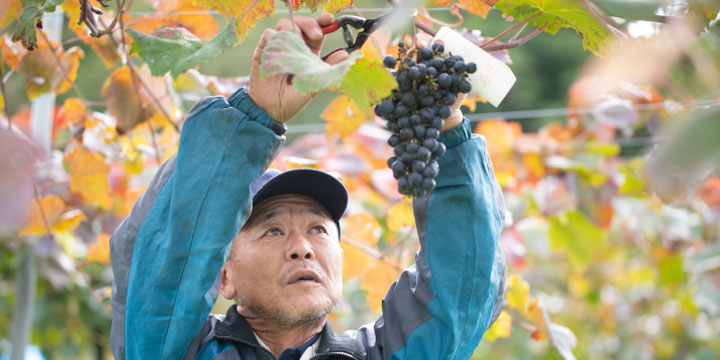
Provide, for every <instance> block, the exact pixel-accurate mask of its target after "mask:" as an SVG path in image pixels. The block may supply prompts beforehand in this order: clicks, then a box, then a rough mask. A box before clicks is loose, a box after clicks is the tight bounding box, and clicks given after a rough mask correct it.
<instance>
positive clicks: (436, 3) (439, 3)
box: [433, 0, 450, 6]
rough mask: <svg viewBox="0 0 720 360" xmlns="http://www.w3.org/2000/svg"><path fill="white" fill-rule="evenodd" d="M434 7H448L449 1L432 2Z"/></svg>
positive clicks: (437, 0) (438, 0)
mask: <svg viewBox="0 0 720 360" xmlns="http://www.w3.org/2000/svg"><path fill="white" fill-rule="evenodd" d="M433 5H435V6H450V0H433Z"/></svg>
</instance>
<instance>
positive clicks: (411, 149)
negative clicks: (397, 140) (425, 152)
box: [405, 142, 420, 154]
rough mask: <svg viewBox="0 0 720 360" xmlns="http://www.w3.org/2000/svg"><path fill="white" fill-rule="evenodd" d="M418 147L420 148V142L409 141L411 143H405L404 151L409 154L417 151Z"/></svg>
mask: <svg viewBox="0 0 720 360" xmlns="http://www.w3.org/2000/svg"><path fill="white" fill-rule="evenodd" d="M418 149H420V144H418V143H416V142H411V143H409V144H407V145H405V151H407V152H409V153H411V154H414V153H416V152H417V151H418Z"/></svg>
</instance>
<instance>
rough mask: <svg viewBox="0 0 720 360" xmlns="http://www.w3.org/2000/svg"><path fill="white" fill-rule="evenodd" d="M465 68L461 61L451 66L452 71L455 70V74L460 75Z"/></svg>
mask: <svg viewBox="0 0 720 360" xmlns="http://www.w3.org/2000/svg"><path fill="white" fill-rule="evenodd" d="M466 69H467V67H466V66H465V63H464V62H462V61H457V62H455V64H453V70H455V72H456V73H458V74H462V73H464V72H465V70H466Z"/></svg>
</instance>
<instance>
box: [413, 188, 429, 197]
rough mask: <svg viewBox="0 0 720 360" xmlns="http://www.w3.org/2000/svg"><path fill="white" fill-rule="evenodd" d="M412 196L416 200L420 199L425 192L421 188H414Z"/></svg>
mask: <svg viewBox="0 0 720 360" xmlns="http://www.w3.org/2000/svg"><path fill="white" fill-rule="evenodd" d="M412 194H413V196H414V197H416V198H421V197H425V195H427V191H425V190H423V189H422V188H421V187H414V188H413V190H412Z"/></svg>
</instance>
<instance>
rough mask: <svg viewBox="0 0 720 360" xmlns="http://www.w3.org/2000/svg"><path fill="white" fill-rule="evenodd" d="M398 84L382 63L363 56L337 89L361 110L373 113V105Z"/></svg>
mask: <svg viewBox="0 0 720 360" xmlns="http://www.w3.org/2000/svg"><path fill="white" fill-rule="evenodd" d="M397 86H398V85H397V81H395V78H394V77H393V76H392V75H390V73H389V72H388V71H387V70H385V67H384V66H383V64H382V63H380V62H379V61H373V60H370V59H366V58H361V59H360V60H358V61H357V62H355V64H353V65H352V67H350V70H349V71H348V72H347V74H345V76H344V77H343V79H342V83H341V84H340V87H339V89H336V90H338V91H340V92H342V93H343V94H345V96H347V97H348V98H349V99H350V100H352V101H353V102H354V103H355V104H357V106H358V107H359V108H360V110H362V111H364V112H365V113H366V114H368V115H371V114H372V112H373V109H372V105H373V104H377V103H379V102H380V100H382V99H383V98H385V97H388V96H390V94H391V93H392V90H393V89H394V88H396V87H397Z"/></svg>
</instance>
